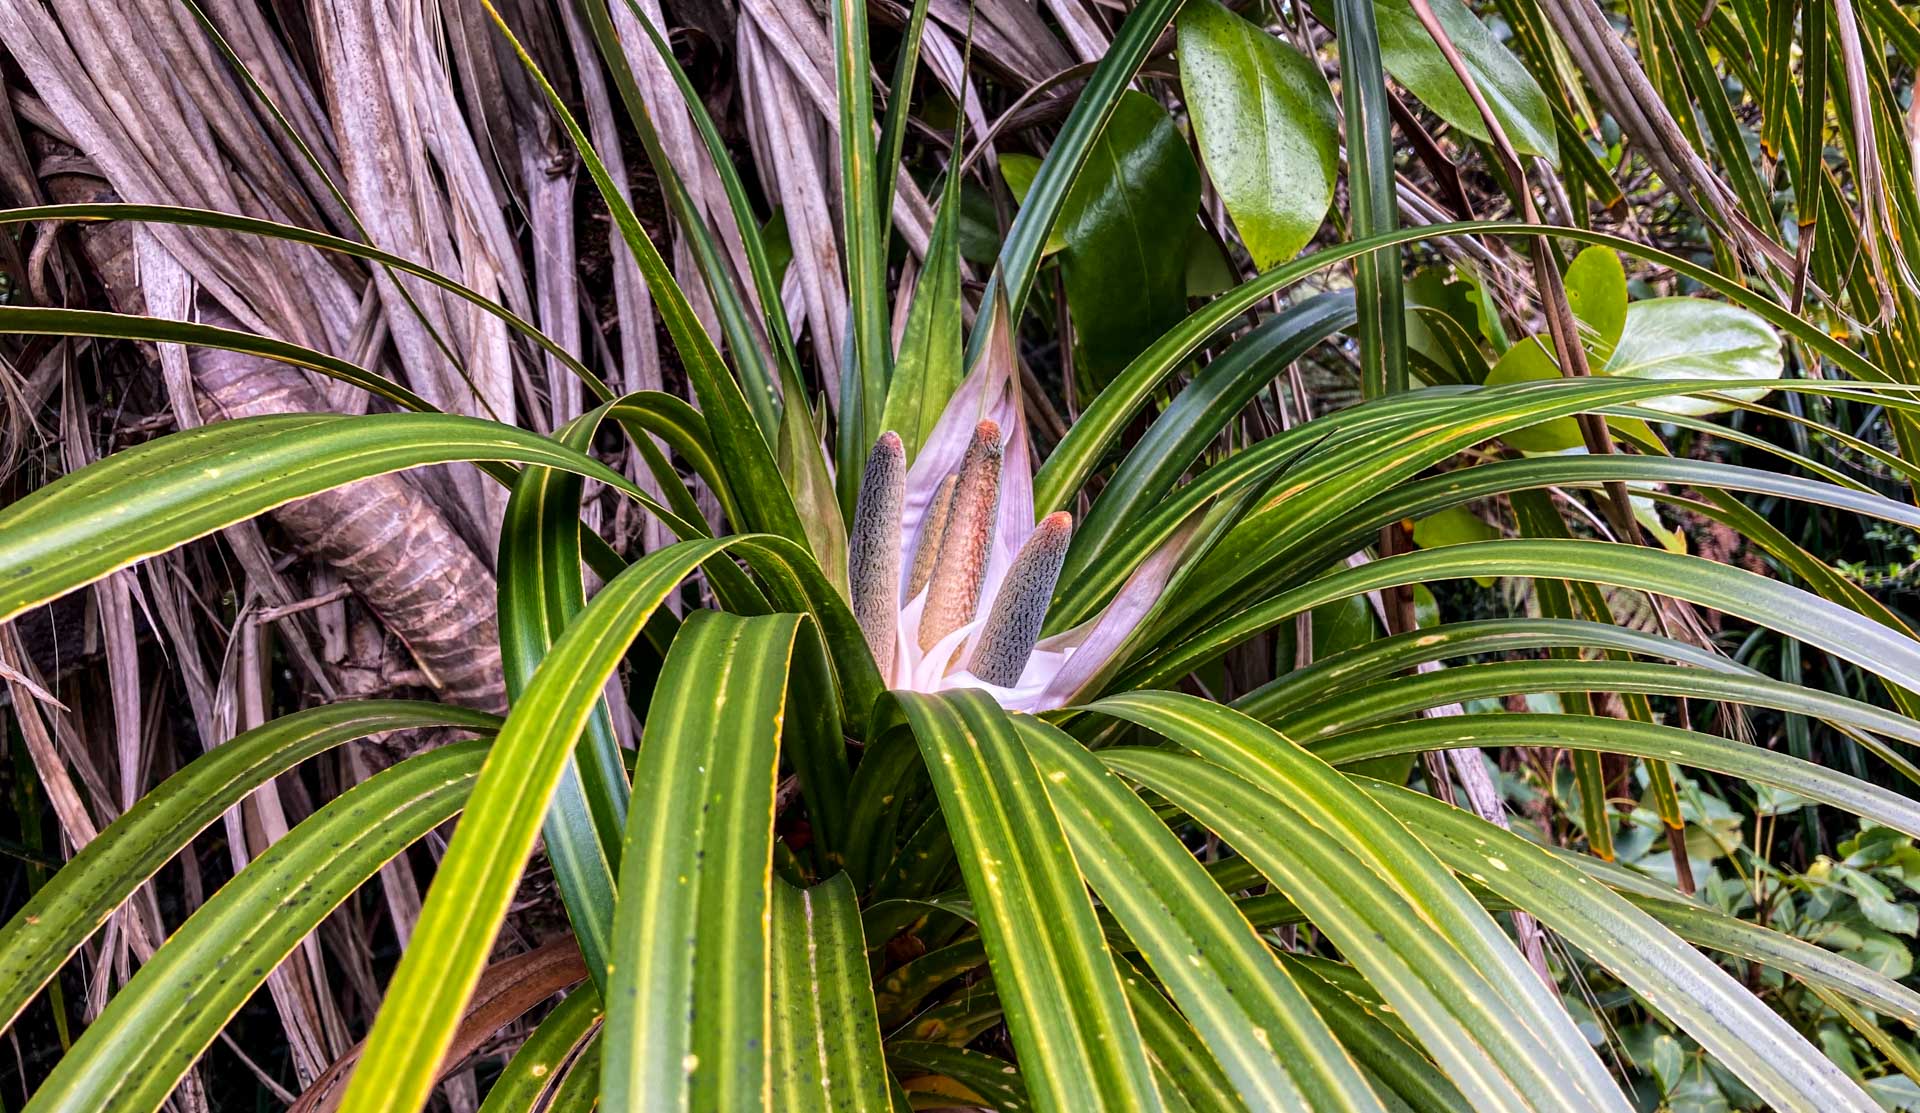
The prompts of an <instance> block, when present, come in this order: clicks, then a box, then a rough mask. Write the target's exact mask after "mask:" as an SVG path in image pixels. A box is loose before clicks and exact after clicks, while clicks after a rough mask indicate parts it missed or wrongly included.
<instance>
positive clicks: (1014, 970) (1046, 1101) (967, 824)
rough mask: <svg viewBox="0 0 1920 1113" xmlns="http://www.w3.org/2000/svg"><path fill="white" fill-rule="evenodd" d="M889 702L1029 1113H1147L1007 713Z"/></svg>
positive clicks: (1078, 884) (1128, 1035) (1143, 1071)
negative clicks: (927, 793) (1003, 1020)
mask: <svg viewBox="0 0 1920 1113" xmlns="http://www.w3.org/2000/svg"><path fill="white" fill-rule="evenodd" d="M893 698H894V699H895V700H897V701H898V707H899V709H900V713H901V714H902V715H903V716H904V717H905V719H906V721H907V723H908V725H909V726H910V728H911V729H912V731H913V736H914V739H915V740H916V741H917V742H918V743H919V747H920V753H921V755H922V757H923V758H924V759H925V761H926V767H927V772H928V774H929V775H930V776H931V777H932V779H933V785H934V789H935V791H936V792H937V793H938V794H939V799H940V810H941V811H942V813H944V815H945V817H946V822H947V826H948V829H949V830H951V831H952V833H953V841H954V845H955V848H956V849H957V851H958V852H959V858H960V871H961V874H962V876H964V877H965V878H966V884H967V893H968V895H970V896H971V897H972V898H973V902H974V907H975V909H976V910H977V913H978V916H979V925H980V934H981V936H982V938H983V939H984V940H985V942H986V947H987V957H988V961H989V963H990V964H991V966H992V969H993V973H994V979H995V982H996V984H997V985H998V987H999V991H1000V995H1001V1002H1002V1004H1003V1005H1004V1006H1005V1008H1006V1014H1007V1026H1008V1029H1009V1030H1010V1031H1011V1033H1012V1035H1013V1043H1014V1047H1015V1048H1016V1049H1017V1050H1018V1051H1019V1053H1020V1063H1021V1067H1022V1074H1023V1076H1024V1077H1025V1079H1026V1082H1027V1086H1028V1088H1029V1089H1030V1091H1031V1092H1032V1098H1033V1102H1034V1105H1035V1107H1036V1108H1039V1109H1042V1110H1059V1111H1063V1113H1064V1111H1069V1110H1071V1111H1074V1113H1079V1111H1083V1110H1084V1111H1094V1110H1107V1109H1112V1110H1149V1109H1158V1108H1159V1107H1160V1099H1159V1094H1158V1091H1157V1090H1156V1089H1155V1087H1154V1082H1153V1073H1152V1068H1151V1066H1150V1065H1149V1063H1148V1061H1147V1058H1146V1056H1145V1054H1144V1053H1143V1052H1142V1050H1141V1046H1140V1036H1139V1032H1138V1030H1137V1028H1136V1027H1135V1025H1134V1021H1133V1017H1132V1015H1131V1014H1130V1013H1129V1012H1128V1010H1127V1003H1126V997H1125V994H1124V993H1123V991H1122V990H1121V987H1120V981H1119V978H1118V977H1117V976H1116V974H1115V972H1114V968H1113V962H1112V960H1111V959H1110V958H1108V957H1107V951H1106V947H1105V944H1104V942H1103V940H1102V937H1101V933H1100V926H1099V922H1098V921H1097V920H1096V919H1095V918H1094V914H1093V906H1092V904H1091V903H1090V902H1089V900H1088V899H1087V892H1086V885H1085V882H1084V881H1082V880H1081V875H1080V870H1079V868H1078V867H1077V865H1076V864H1075V861H1074V857H1073V855H1072V854H1071V853H1070V852H1069V851H1068V849H1067V845H1066V840H1065V838H1064V837H1063V835H1062V833H1061V828H1060V820H1059V818H1058V817H1057V816H1056V815H1055V814H1054V810H1053V806H1052V804H1051V803H1049V801H1048V798H1047V792H1046V789H1045V787H1044V785H1043V783H1042V781H1041V778H1040V774H1039V773H1038V772H1037V771H1036V770H1035V768H1034V765H1033V762H1032V760H1031V759H1030V758H1028V756H1027V753H1026V748H1025V746H1024V745H1023V744H1022V743H1021V740H1020V736H1019V734H1018V733H1017V732H1016V731H1015V729H1014V726H1013V723H1012V722H1011V721H1010V720H1009V718H1008V717H1007V714H1006V712H1005V711H1002V710H1001V708H1000V706H999V704H997V703H995V702H994V701H993V699H992V697H990V696H988V695H987V694H986V693H985V692H983V691H979V690H977V689H964V690H960V691H955V692H950V693H947V694H945V695H942V696H928V695H921V694H918V693H908V692H896V693H894V695H893Z"/></svg>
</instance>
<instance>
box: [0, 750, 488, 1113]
mask: <svg viewBox="0 0 1920 1113" xmlns="http://www.w3.org/2000/svg"><path fill="white" fill-rule="evenodd" d="M486 751H487V744H486V743H485V742H483V741H479V740H475V741H471V742H457V743H454V744H453V745H451V746H443V747H441V748H440V749H437V750H430V751H428V752H426V753H424V754H421V755H419V756H417V757H412V758H408V759H407V760H406V761H403V762H401V763H400V764H399V765H396V766H394V767H393V768H391V769H388V770H385V771H383V772H381V773H379V774H377V775H375V776H373V777H371V778H369V779H367V780H366V781H363V782H361V783H360V784H358V785H355V786H354V787H353V788H350V789H348V790H347V791H346V792H343V793H341V794H340V795H339V796H338V797H336V798H335V799H334V800H333V801H332V802H331V803H329V804H327V805H326V806H325V807H323V808H321V809H320V810H319V811H317V812H315V813H314V814H313V815H312V816H310V817H308V818H307V820H306V821H305V822H303V823H301V824H300V825H299V826H297V827H295V828H294V829H293V830H292V831H291V832H289V833H288V834H287V836H286V837H285V838H282V839H280V840H279V841H278V842H276V843H274V844H273V845H272V846H270V847H268V848H267V850H266V852H265V853H263V854H261V855H260V856H259V857H258V858H256V859H254V861H253V862H252V863H251V864H249V865H248V866H247V868H246V869H243V870H241V871H240V873H239V874H238V876H236V877H235V878H234V879H233V880H232V881H230V882H228V883H227V884H226V885H225V886H223V887H222V888H221V889H220V891H219V892H217V893H215V894H214V895H213V897H212V899H210V900H208V901H207V903H206V904H204V905H202V906H201V907H200V909H199V910H198V911H196V912H195V913H194V914H193V915H192V916H190V917H188V919H187V922H186V923H185V924H182V925H181V927H180V929H179V930H178V931H176V932H174V933H173V935H172V936H170V937H169V938H168V939H167V942H166V943H165V945H163V946H162V947H161V948H160V949H159V950H158V951H156V952H154V956H153V958H152V959H151V960H149V961H148V962H147V964H146V965H145V966H142V967H141V968H140V970H139V972H138V973H136V974H135V975H134V976H133V979H132V980H131V981H130V982H128V983H127V985H126V986H125V987H124V988H122V989H121V990H120V992H119V993H118V994H116V995H114V997H113V998H112V1000H111V1001H109V1002H108V1003H107V1008H106V1010H105V1011H104V1012H102V1013H101V1014H100V1016H99V1018H98V1019H96V1020H95V1021H94V1022H93V1023H92V1024H90V1025H88V1027H87V1030H86V1033H85V1034H84V1035H82V1036H81V1037H80V1041H79V1042H78V1043H76V1044H75V1045H74V1047H73V1050H72V1051H70V1052H68V1053H67V1054H66V1056H65V1057H63V1058H62V1059H61V1060H60V1062H59V1063H58V1064H57V1065H56V1066H55V1067H54V1069H53V1072H52V1074H50V1075H49V1076H48V1077H47V1080H46V1081H45V1082H44V1083H42V1084H41V1086H40V1089H39V1090H38V1091H36V1092H35V1093H34V1096H33V1101H32V1102H30V1103H29V1104H28V1106H27V1108H29V1109H31V1110H33V1113H55V1111H59V1113H98V1111H100V1110H105V1109H113V1110H128V1111H134V1110H156V1109H159V1108H160V1106H161V1105H162V1104H163V1103H164V1102H165V1101H166V1099H167V1096H168V1095H169V1094H171V1093H172V1092H173V1088H174V1086H175V1085H176V1084H177V1083H178V1082H179V1080H180V1076H181V1075H183V1074H185V1073H186V1072H187V1068H188V1067H190V1066H192V1065H193V1062H194V1060H195V1059H197V1058H199V1057H200V1054H201V1052H203V1051H205V1050H206V1048H207V1046H208V1045H209V1044H211V1043H212V1042H213V1041H214V1038H215V1037H216V1036H217V1035H219V1033H220V1030H221V1029H222V1028H224V1027H226V1025H227V1022H228V1021H229V1020H231V1019H232V1017H233V1014H234V1013H236V1012H238V1011H239V1010H240V1006H242V1005H244V1004H246V1002H247V999H248V998H249V997H251V996H253V994H254V993H255V991H257V990H258V989H259V988H260V986H261V985H262V984H263V983H265V982H266V980H267V974H268V972H269V971H271V970H272V969H273V968H274V967H275V966H278V965H279V964H280V961H281V960H282V959H283V958H285V957H286V956H287V955H288V954H289V953H290V952H291V951H292V950H293V948H294V947H296V946H298V945H299V943H300V940H302V939H304V938H306V936H307V934H308V933H309V932H311V931H313V929H314V928H316V927H318V926H319V924H320V921H321V920H324V919H325V918H326V917H327V915H328V913H330V912H332V911H333V910H334V909H335V908H336V907H338V906H339V904H340V902H341V901H343V900H345V899H346V898H347V897H348V896H350V895H352V893H353V891H354V890H355V889H357V888H359V887H360V886H361V885H362V884H363V883H365V882H366V880H367V879H368V878H370V877H372V876H373V875H374V874H375V873H376V872H378V870H379V869H380V867H381V866H382V865H385V864H386V863H387V862H388V861H390V860H391V859H392V858H393V857H394V855H396V854H398V853H400V852H401V851H402V850H405V849H406V848H407V847H408V846H410V845H411V844H412V843H413V842H414V841H415V840H417V839H419V838H420V837H421V836H423V835H425V834H426V833H427V832H428V831H431V830H433V829H434V828H435V827H437V826H439V825H440V824H442V823H444V822H446V821H447V820H448V819H449V818H451V817H452V816H453V815H454V814H455V813H457V812H458V811H459V810H460V808H461V806H462V805H463V804H465V803H467V801H468V792H469V790H470V789H472V788H473V787H474V781H475V776H476V774H477V773H478V772H479V770H480V763H481V759H482V758H483V757H484V756H485V755H486ZM415 938H416V940H417V939H418V938H419V937H418V936H417V935H416V936H415ZM480 957H481V959H482V960H484V959H485V957H486V956H485V955H484V954H482V955H481V956H480ZM459 1019H460V1018H459V1015H458V1010H455V1011H454V1013H453V1014H452V1015H449V1016H448V1017H447V1021H446V1023H447V1030H448V1032H449V1033H451V1032H452V1029H453V1026H454V1025H455V1024H457V1023H458V1022H459ZM363 1063H364V1061H363ZM438 1066H439V1057H438V1056H435V1058H434V1060H433V1061H432V1062H431V1063H428V1064H427V1067H426V1071H427V1078H426V1082H427V1084H428V1085H431V1083H432V1081H433V1078H432V1072H433V1071H434V1070H435V1068H437V1067H438ZM365 1075H366V1071H365V1070H364V1069H362V1070H361V1071H360V1072H359V1074H358V1075H356V1077H364V1076H365ZM375 1077H379V1076H375Z"/></svg>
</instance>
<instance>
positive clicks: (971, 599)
mask: <svg viewBox="0 0 1920 1113" xmlns="http://www.w3.org/2000/svg"><path fill="white" fill-rule="evenodd" d="M1000 456H1001V448H1000V426H999V424H998V423H997V422H993V421H983V422H981V423H980V424H979V425H977V426H975V427H974V430H973V439H972V440H971V441H969V442H968V443H967V454H966V455H965V456H963V457H962V458H961V460H960V478H959V481H958V482H957V483H956V484H954V488H953V508H952V509H951V510H949V511H948V512H947V528H946V529H945V530H943V531H942V533H941V537H940V553H939V555H938V556H937V557H935V558H934V562H933V575H932V576H931V577H930V578H929V579H928V580H927V602H926V606H925V607H924V608H923V609H922V610H921V612H920V648H921V649H922V650H930V649H932V648H933V647H934V646H935V645H937V644H939V642H940V639H941V638H944V637H946V636H947V635H948V634H951V633H953V632H954V631H955V630H958V629H959V628H960V627H962V626H965V625H966V624H967V623H969V622H972V621H973V613H974V611H975V610H976V609H978V608H979V606H980V585H981V584H982V583H984V582H985V581H986V578H987V557H988V555H989V554H990V553H992V551H993V530H994V525H995V519H996V518H997V517H998V516H999V513H1000Z"/></svg>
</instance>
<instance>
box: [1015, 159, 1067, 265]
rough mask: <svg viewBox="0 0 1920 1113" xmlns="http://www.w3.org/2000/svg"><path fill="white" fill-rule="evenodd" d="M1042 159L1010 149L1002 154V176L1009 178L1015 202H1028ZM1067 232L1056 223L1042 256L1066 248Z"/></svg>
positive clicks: (1049, 234) (1048, 234) (1048, 235)
mask: <svg viewBox="0 0 1920 1113" xmlns="http://www.w3.org/2000/svg"><path fill="white" fill-rule="evenodd" d="M1040 165H1041V163H1040V160H1039V159H1038V158H1037V157H1035V156H1033V155H1026V154H1021V153H1020V152H1019V151H1008V152H1006V153H1005V154H1003V155H1001V156H1000V176H1001V177H1003V178H1005V179H1006V180H1007V191H1008V192H1009V193H1012V194H1013V200H1014V203H1015V204H1018V205H1024V204H1026V203H1027V191H1028V190H1030V189H1032V188H1033V179H1034V178H1036V177H1038V176H1039V174H1040ZM1066 246H1067V237H1066V233H1065V232H1064V231H1063V230H1062V229H1061V227H1060V225H1059V224H1058V223H1056V224H1055V225H1054V226H1053V231H1051V232H1049V233H1047V243H1046V246H1045V247H1043V248H1042V249H1041V251H1040V254H1041V256H1042V257H1045V256H1048V255H1054V254H1057V253H1059V252H1061V251H1064V250H1066Z"/></svg>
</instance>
